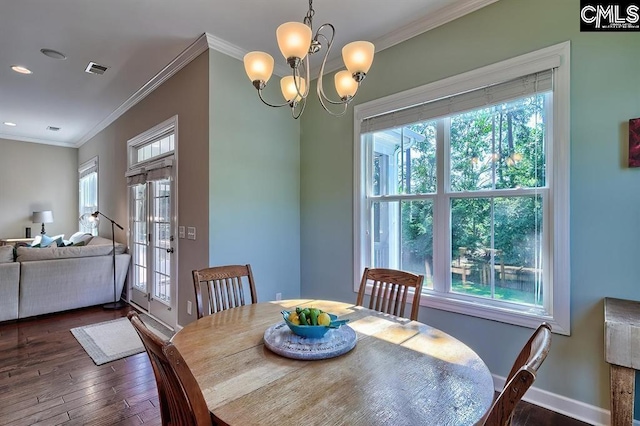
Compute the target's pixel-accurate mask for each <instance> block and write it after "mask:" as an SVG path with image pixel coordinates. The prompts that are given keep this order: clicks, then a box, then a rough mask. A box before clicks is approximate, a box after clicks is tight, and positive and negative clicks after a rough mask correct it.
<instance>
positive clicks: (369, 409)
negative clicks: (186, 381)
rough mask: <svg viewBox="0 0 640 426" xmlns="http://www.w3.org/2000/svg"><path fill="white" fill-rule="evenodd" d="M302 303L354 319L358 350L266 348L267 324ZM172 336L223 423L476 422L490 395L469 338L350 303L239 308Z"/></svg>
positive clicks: (490, 385)
mask: <svg viewBox="0 0 640 426" xmlns="http://www.w3.org/2000/svg"><path fill="white" fill-rule="evenodd" d="M297 306H300V307H315V308H319V309H322V310H323V311H325V312H329V313H332V314H335V315H337V316H338V317H339V319H348V320H349V322H348V323H347V326H349V327H351V328H352V329H353V330H355V332H356V335H357V341H356V345H355V347H354V348H353V349H352V350H350V351H349V352H347V353H345V354H343V355H339V356H336V357H333V358H329V359H320V360H301V359H291V358H288V357H285V356H281V355H277V354H276V353H274V352H272V351H271V350H269V349H268V348H267V347H266V346H265V343H264V340H263V336H264V335H265V330H267V329H268V328H269V327H271V326H273V325H274V324H277V323H281V322H283V317H282V314H281V311H282V310H292V309H295V307H297ZM172 341H173V343H174V344H175V346H176V347H177V349H178V350H179V351H180V353H181V354H182V355H183V357H184V359H185V361H186V363H187V365H188V366H189V368H190V369H191V371H192V372H193V375H194V376H195V378H196V380H197V381H198V384H199V385H200V388H201V389H202V392H203V394H204V398H205V400H206V402H207V406H208V407H209V410H210V411H211V413H212V415H213V417H214V418H215V419H216V420H217V421H218V422H219V423H220V424H223V425H279V426H286V425H296V426H303V425H314V426H315V425H367V426H371V425H394V426H397V425H430V426H431V425H432V426H445V425H473V424H476V423H477V422H478V421H480V420H481V419H482V417H483V416H484V415H485V414H486V413H487V411H488V410H489V408H490V406H491V403H492V401H493V397H494V388H493V380H492V377H491V373H490V372H489V369H488V368H487V366H486V365H485V363H484V362H483V361H482V359H480V357H479V356H478V355H477V354H476V353H475V352H474V351H473V350H471V349H470V348H469V347H468V346H467V345H465V344H464V343H462V342H460V341H459V340H457V339H455V338H453V337H451V336H449V335H448V334H446V333H443V332H442V331H440V330H438V329H435V328H433V327H430V326H428V325H425V324H422V323H420V322H416V321H410V320H407V319H403V318H397V317H393V316H389V315H386V314H382V313H379V312H377V311H373V310H370V309H366V308H363V307H361V306H355V305H352V304H348V303H342V302H333V301H327V300H307V299H304V300H282V301H275V302H268V303H257V304H251V305H246V306H241V307H238V308H233V309H228V310H224V311H221V312H218V313H215V314H213V315H209V316H205V317H204V318H201V319H199V320H197V321H194V322H192V323H191V324H189V325H187V326H186V327H184V328H183V329H182V330H180V331H178V333H176V334H175V336H174V337H173V338H172Z"/></svg>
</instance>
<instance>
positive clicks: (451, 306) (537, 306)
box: [354, 42, 570, 334]
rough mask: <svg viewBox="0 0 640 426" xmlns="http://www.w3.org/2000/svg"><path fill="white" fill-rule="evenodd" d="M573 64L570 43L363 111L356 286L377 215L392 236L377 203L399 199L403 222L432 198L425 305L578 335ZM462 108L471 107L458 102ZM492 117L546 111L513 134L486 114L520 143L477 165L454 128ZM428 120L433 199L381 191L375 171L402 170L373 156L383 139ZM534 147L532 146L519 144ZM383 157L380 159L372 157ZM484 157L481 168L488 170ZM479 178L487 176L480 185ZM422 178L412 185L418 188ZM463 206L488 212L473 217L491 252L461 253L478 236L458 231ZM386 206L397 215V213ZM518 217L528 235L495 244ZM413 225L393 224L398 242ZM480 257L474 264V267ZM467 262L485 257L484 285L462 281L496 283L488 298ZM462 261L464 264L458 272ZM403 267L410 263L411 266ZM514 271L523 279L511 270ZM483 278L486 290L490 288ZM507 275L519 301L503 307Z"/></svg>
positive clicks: (489, 147) (486, 151) (491, 147)
mask: <svg viewBox="0 0 640 426" xmlns="http://www.w3.org/2000/svg"><path fill="white" fill-rule="evenodd" d="M569 62H570V55H569V42H566V43H561V44H559V45H556V46H551V47H548V48H545V49H542V50H540V51H536V52H531V53H529V54H525V55H522V56H520V57H517V58H513V59H509V60H506V61H503V62H501V63H496V64H493V65H489V66H486V67H483V68H481V69H478V70H474V71H470V72H468V73H464V74H461V75H458V76H454V77H450V78H447V79H445V80H442V81H439V82H435V83H430V84H428V85H425V86H422V87H419V88H415V89H411V90H408V91H406V92H401V93H398V94H394V95H390V96H388V97H386V98H384V99H379V100H375V101H371V102H367V103H365V104H361V105H358V106H356V107H355V109H354V117H355V133H356V135H359V140H360V143H357V144H356V146H355V149H354V160H355V164H354V166H355V172H356V174H355V176H356V191H355V201H354V220H355V224H354V256H355V259H356V262H355V264H354V282H356V281H357V280H358V277H359V276H360V275H361V272H362V268H364V267H365V266H372V254H373V253H374V247H373V245H374V244H373V243H374V241H373V238H372V236H373V235H375V232H374V225H373V224H372V223H373V222H375V220H376V217H377V220H382V221H383V222H382V223H377V224H376V225H375V227H377V228H376V229H384V228H385V227H387V228H389V229H393V227H391V226H390V225H388V222H385V220H386V219H384V216H383V215H382V214H380V213H375V212H373V209H374V206H375V205H378V207H376V208H377V209H378V211H379V212H380V211H382V212H383V213H384V210H381V207H380V206H382V205H384V203H396V205H397V206H396V207H393V208H395V210H397V211H398V213H395V215H396V217H401V215H400V213H399V212H400V211H402V207H398V206H401V205H402V202H404V203H407V202H411V201H417V200H423V201H424V200H431V201H432V202H433V204H432V209H431V210H432V214H433V216H432V217H433V227H432V233H433V235H432V236H431V238H430V240H431V241H432V242H433V252H432V256H433V269H432V271H431V275H430V276H429V272H428V270H427V268H425V269H424V273H425V274H427V276H426V277H425V279H426V281H425V282H426V283H429V281H430V280H431V279H432V282H433V288H432V289H431V288H430V287H427V288H425V289H423V296H422V298H421V304H422V305H426V306H430V307H435V308H438V309H444V310H449V311H452V312H459V313H464V314H468V315H472V316H479V317H482V318H487V319H493V320H498V321H503V322H507V323H512V324H518V325H523V326H529V327H535V326H536V325H538V324H539V322H540V321H541V320H544V321H548V322H550V323H551V324H552V325H553V330H554V332H558V333H561V334H569V330H570V271H569V202H568V200H569V126H568V123H569V74H570V73H569ZM502 82H505V83H502ZM456 91H457V92H456ZM456 93H459V94H456ZM457 100H462V101H464V103H456V101H457ZM421 102H422V103H421ZM470 105H471V106H472V107H469V106H470ZM483 109H492V110H493V112H494V113H495V112H500V111H501V112H502V113H503V114H507V113H512V114H522V112H523V109H524V111H525V112H527V111H529V110H531V111H534V110H536V109H537V111H536V113H535V114H532V117H531V118H529V119H527V120H524V119H522V117H515V116H512V117H511V119H512V121H511V123H510V126H511V127H510V128H509V126H508V125H507V126H506V127H505V123H507V124H509V123H508V122H507V121H506V119H507V116H506V115H505V116H503V120H505V121H503V125H502V126H500V125H499V121H498V120H499V116H495V115H494V117H495V119H496V122H497V123H498V124H497V125H496V124H494V123H493V120H494V117H491V116H490V115H488V116H487V115H486V114H485V119H487V118H490V120H491V127H492V128H494V129H495V130H496V132H495V133H496V134H498V135H499V132H500V129H502V132H503V139H502V140H503V141H504V142H508V141H510V142H511V143H512V144H514V145H518V150H515V149H513V148H515V147H512V146H510V145H508V144H505V145H503V146H502V147H501V148H502V151H501V150H500V147H499V146H497V145H496V143H495V142H497V141H494V140H493V139H488V140H487V139H485V140H484V144H480V145H479V146H478V145H476V146H473V147H474V148H480V147H481V148H482V150H483V152H482V155H478V157H477V158H475V159H474V156H473V155H471V156H470V157H471V158H470V159H469V155H462V154H460V153H459V152H458V151H457V147H455V145H456V144H457V145H458V146H461V145H460V142H461V141H464V137H461V136H465V135H464V134H463V133H460V132H458V133H456V129H455V126H456V123H455V121H456V120H458V121H459V123H463V122H464V121H465V120H466V122H467V123H466V124H467V126H466V127H465V126H462V129H463V130H465V131H466V130H468V129H469V126H468V124H469V119H470V117H471V115H470V114H479V113H481V112H482V111H481V110H483ZM486 112H487V111H484V113H486ZM514 118H520V120H514ZM452 121H453V129H452V124H451V123H452ZM427 122H433V123H435V124H434V125H433V126H432V128H435V129H436V130H437V132H436V137H435V139H436V150H435V151H436V160H435V164H436V171H435V173H433V175H434V176H435V181H436V184H435V185H436V191H435V193H431V192H429V191H425V192H420V191H417V192H416V191H414V190H413V188H415V185H413V184H412V187H411V192H409V191H404V189H403V188H402V187H400V185H398V184H399V183H400V179H396V181H395V182H393V183H394V184H395V185H396V186H388V187H387V189H385V188H381V189H380V190H378V189H376V188H374V187H373V183H374V182H375V179H374V177H373V174H374V170H378V171H383V170H384V169H385V167H386V168H391V167H397V163H396V164H393V163H392V164H391V165H385V164H380V161H381V160H386V158H385V157H382V156H381V153H380V150H377V151H378V152H377V154H374V152H375V151H376V149H374V147H373V145H374V143H373V141H374V140H375V139H376V133H378V132H388V131H389V130H391V129H395V133H396V134H398V133H400V131H399V130H398V129H400V128H402V127H407V128H408V129H409V130H413V131H416V127H415V126H416V125H417V124H420V123H427ZM416 123H417V124H416ZM472 124H473V123H472ZM452 130H453V131H452ZM506 132H511V134H510V139H504V138H505V137H506V136H505V133H506ZM480 139H482V138H480ZM497 139H499V137H497ZM531 140H535V143H528V144H522V143H520V142H521V141H527V142H530V141H531ZM519 141H520V142H519ZM525 145H526V146H525ZM452 147H453V148H452ZM507 148H511V149H509V150H507ZM382 154H384V153H382ZM496 154H498V155H496ZM374 155H377V158H376V159H375V160H374V159H373V157H374ZM387 155H388V154H387ZM374 161H377V162H378V164H374ZM482 161H484V164H480V163H481V162H482ZM469 163H472V165H473V166H475V167H477V170H476V171H475V173H476V178H475V179H472V180H471V182H466V181H465V180H464V179H465V178H468V176H467V175H465V174H464V173H463V172H466V173H467V174H468V173H469V172H471V171H473V170H472V169H469V168H467V169H466V170H465V168H464V167H463V164H466V165H469ZM481 165H483V166H484V169H483V170H480V166H481ZM402 168H403V169H404V165H403V167H402ZM401 175H402V174H401V173H400V174H399V176H401ZM480 176H481V177H482V178H483V179H482V180H478V179H477V178H478V177H480ZM417 180H419V179H414V178H413V177H412V183H413V181H417ZM470 183H472V184H470ZM467 199H468V200H469V201H466V200H467ZM465 202H466V203H467V204H471V203H472V202H476V204H483V205H484V206H483V207H484V210H481V211H483V212H484V213H483V214H484V216H482V217H477V218H476V219H477V220H478V221H482V222H483V223H485V224H486V226H487V227H488V229H489V230H490V231H491V232H493V234H491V233H484V234H483V233H477V232H476V234H472V235H474V236H475V239H476V240H477V241H478V242H480V243H481V244H482V245H483V247H482V248H483V249H484V252H482V251H477V250H476V252H474V251H472V250H470V248H469V247H465V246H464V245H463V241H464V238H463V237H469V235H466V234H469V232H468V231H465V230H464V229H461V226H462V225H463V224H462V223H456V221H458V222H459V221H460V217H459V216H455V215H454V216H452V206H454V204H457V208H461V207H460V206H464V204H462V203H465ZM465 208H469V207H468V206H467V207H465ZM388 210H391V211H393V209H392V208H391V207H389V208H388ZM520 217H526V221H525V224H526V225H527V226H525V227H522V223H520V224H519V225H520V228H518V227H516V228H514V229H515V231H513V230H512V232H511V234H515V235H512V236H511V239H510V240H505V239H504V237H500V238H496V233H497V234H498V235H499V234H500V232H502V231H501V229H505V230H507V231H509V230H510V229H511V228H510V225H509V223H512V222H513V223H517V222H518V218H520ZM521 222H522V221H521ZM407 225H408V223H407V222H405V224H403V223H402V221H399V222H398V223H396V224H395V225H394V226H395V227H396V231H395V233H396V235H402V232H401V230H402V229H403V228H407ZM492 226H493V228H491V227H492ZM463 231H465V232H466V234H465V232H463ZM454 232H455V233H454ZM404 235H405V236H404V238H405V240H398V243H396V248H395V249H394V248H393V247H390V251H389V252H390V253H401V252H403V251H402V250H401V249H399V247H406V246H407V245H410V241H407V240H406V238H407V235H406V233H405V234H404ZM424 235H426V234H423V237H424ZM492 235H493V237H491V236H492ZM456 238H457V239H458V240H456ZM454 240H455V241H454ZM464 244H467V243H466V242H465V243H464ZM456 246H458V247H456ZM502 246H504V247H506V248H504V247H502ZM507 249H509V250H510V251H511V252H510V253H508V250H507ZM514 250H515V251H514ZM404 252H405V253H406V250H405V251H404ZM429 254H431V253H429ZM472 255H473V256H476V258H475V259H472V258H471V257H472ZM468 258H469V259H468ZM469 260H472V261H477V262H478V267H477V271H466V272H467V273H471V272H473V273H475V274H476V276H475V277H473V276H470V275H467V274H465V278H470V279H472V278H475V279H476V281H479V283H480V284H481V285H486V286H487V288H486V289H484V290H488V291H485V292H483V293H481V294H479V295H478V294H476V295H470V294H467V293H470V291H467V290H468V289H467V288H464V287H463V286H462V285H461V284H462V279H461V278H462V274H461V272H463V271H462V270H461V266H465V267H466V266H468V265H465V264H464V263H465V262H468V261H469ZM459 261H460V262H462V263H463V265H461V266H460V265H459V264H458V263H457V262H459ZM480 261H483V262H484V263H485V264H486V265H483V264H481V263H480ZM395 262H396V264H399V265H403V263H402V262H404V265H408V263H407V262H406V261H405V259H402V258H399V259H397V260H395ZM507 262H511V264H510V265H507V264H506V263H507ZM427 264H428V263H427ZM503 264H504V268H503V267H502V265H503ZM480 265H482V266H483V267H482V268H480ZM507 266H510V267H511V268H509V267H507ZM515 267H517V269H518V271H517V272H518V273H517V274H514V273H513V272H514V269H513V268H515ZM418 272H421V273H422V271H418ZM483 273H484V276H485V282H486V284H482V274H483ZM492 277H493V287H492V286H491V278H492ZM516 277H517V279H516ZM505 279H506V280H509V279H511V280H515V281H516V283H515V284H511V283H510V285H512V287H514V288H512V290H514V291H513V292H511V296H508V297H507V299H510V300H511V301H505V297H504V296H503V294H502V293H501V289H500V288H497V287H500V286H501V283H500V281H501V280H505ZM518 280H519V282H518ZM465 284H468V283H465ZM474 284H475V283H474ZM518 286H521V288H522V289H524V291H525V292H526V293H527V296H528V297H525V298H518V297H516V296H514V294H516V293H515V290H518V291H520V288H519V287H518ZM355 289H356V287H355V286H354V290H355ZM487 294H488V295H489V296H488V297H487Z"/></svg>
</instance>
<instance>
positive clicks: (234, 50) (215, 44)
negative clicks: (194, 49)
mask: <svg viewBox="0 0 640 426" xmlns="http://www.w3.org/2000/svg"><path fill="white" fill-rule="evenodd" d="M206 36H207V42H208V43H209V48H210V49H213V50H217V51H218V52H220V53H224V54H225V55H228V56H231V57H232V58H236V59H238V60H239V61H242V60H243V59H244V55H246V54H247V53H249V51H248V50H244V49H242V48H240V47H238V46H236V45H235V44H231V43H229V42H228V41H225V40H223V39H221V38H219V37H216V36H214V35H212V34H209V33H207V34H206ZM273 73H274V74H275V75H277V76H279V77H283V76H285V75H289V74H291V68H289V67H288V66H286V65H283V64H274V65H273Z"/></svg>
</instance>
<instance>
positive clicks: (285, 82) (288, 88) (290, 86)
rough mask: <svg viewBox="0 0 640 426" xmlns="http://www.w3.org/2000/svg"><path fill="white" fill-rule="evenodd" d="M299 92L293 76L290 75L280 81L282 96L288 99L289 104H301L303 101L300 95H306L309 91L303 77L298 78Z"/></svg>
mask: <svg viewBox="0 0 640 426" xmlns="http://www.w3.org/2000/svg"><path fill="white" fill-rule="evenodd" d="M297 81H298V89H299V92H300V93H298V90H297V89H296V84H295V82H294V80H293V76H292V75H288V76H286V77H282V79H281V80H280V90H282V96H284V98H285V99H286V101H287V102H292V101H293V102H299V101H300V99H302V96H300V94H303V95H304V93H305V91H306V89H307V82H306V81H305V80H304V78H302V77H298V79H297Z"/></svg>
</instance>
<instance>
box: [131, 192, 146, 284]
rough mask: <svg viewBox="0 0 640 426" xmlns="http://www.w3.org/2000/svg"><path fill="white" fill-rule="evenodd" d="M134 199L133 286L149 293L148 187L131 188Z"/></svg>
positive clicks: (132, 236)
mask: <svg viewBox="0 0 640 426" xmlns="http://www.w3.org/2000/svg"><path fill="white" fill-rule="evenodd" d="M131 192H132V198H133V200H132V201H133V218H132V227H133V229H132V231H133V232H132V233H131V239H132V244H133V247H132V250H131V252H132V254H133V259H132V262H133V286H134V287H135V288H137V289H138V290H140V291H141V292H143V293H146V292H147V247H148V241H147V213H146V210H147V209H146V206H147V197H146V193H147V185H146V184H144V185H136V186H133V187H132V188H131Z"/></svg>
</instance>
